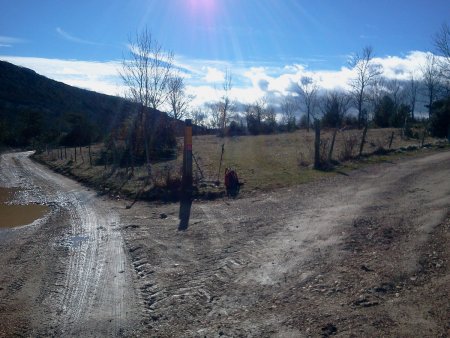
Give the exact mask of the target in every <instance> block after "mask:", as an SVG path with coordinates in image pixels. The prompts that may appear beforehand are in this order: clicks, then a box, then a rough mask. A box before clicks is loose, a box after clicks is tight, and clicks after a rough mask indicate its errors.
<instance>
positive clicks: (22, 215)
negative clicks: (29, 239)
mask: <svg viewBox="0 0 450 338" xmlns="http://www.w3.org/2000/svg"><path fill="white" fill-rule="evenodd" d="M17 191H18V190H17V189H14V188H2V187H0V228H11V227H17V226H21V225H27V224H31V223H33V222H34V221H35V220H37V219H39V218H41V217H43V216H44V215H45V214H46V213H47V212H48V211H49V207H48V206H46V205H39V204H25V205H15V204H6V203H7V202H9V201H11V200H12V199H13V198H14V194H15V193H16V192H17Z"/></svg>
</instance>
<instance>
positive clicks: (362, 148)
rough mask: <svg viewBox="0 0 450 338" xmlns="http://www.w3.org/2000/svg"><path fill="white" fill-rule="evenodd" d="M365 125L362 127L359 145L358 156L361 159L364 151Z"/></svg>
mask: <svg viewBox="0 0 450 338" xmlns="http://www.w3.org/2000/svg"><path fill="white" fill-rule="evenodd" d="M367 126H368V125H367V123H366V126H365V127H364V131H363V134H362V139H361V144H360V146H359V156H360V157H361V155H362V153H363V150H364V143H366V135H367Z"/></svg>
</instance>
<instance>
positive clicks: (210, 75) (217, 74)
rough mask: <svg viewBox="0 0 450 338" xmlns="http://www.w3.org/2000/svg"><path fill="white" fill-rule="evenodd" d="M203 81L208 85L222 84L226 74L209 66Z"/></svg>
mask: <svg viewBox="0 0 450 338" xmlns="http://www.w3.org/2000/svg"><path fill="white" fill-rule="evenodd" d="M203 80H204V81H206V82H208V83H220V82H223V81H224V80H225V73H224V72H223V71H221V70H219V69H217V68H214V67H209V66H207V67H206V75H205V76H204V77H203Z"/></svg>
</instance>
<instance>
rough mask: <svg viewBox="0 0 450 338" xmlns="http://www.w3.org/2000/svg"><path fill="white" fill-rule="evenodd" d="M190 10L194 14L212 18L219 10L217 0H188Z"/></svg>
mask: <svg viewBox="0 0 450 338" xmlns="http://www.w3.org/2000/svg"><path fill="white" fill-rule="evenodd" d="M186 3H187V7H188V10H189V12H190V14H191V15H192V16H195V17H203V18H209V19H210V18H212V17H214V15H215V13H216V11H217V7H218V4H217V0H186Z"/></svg>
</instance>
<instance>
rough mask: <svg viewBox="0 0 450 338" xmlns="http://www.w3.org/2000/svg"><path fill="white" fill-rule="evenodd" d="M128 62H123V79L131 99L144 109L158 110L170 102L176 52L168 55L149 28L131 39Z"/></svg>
mask: <svg viewBox="0 0 450 338" xmlns="http://www.w3.org/2000/svg"><path fill="white" fill-rule="evenodd" d="M129 49H130V54H129V59H124V61H123V63H122V72H121V76H122V79H123V81H124V82H125V84H126V86H127V87H128V89H129V92H130V94H131V98H132V99H134V101H136V102H138V103H140V104H142V105H143V106H145V107H151V108H153V109H159V108H160V107H161V106H162V105H163V104H164V103H165V102H166V100H167V84H168V81H169V78H170V75H171V71H172V66H173V53H171V52H166V51H164V50H163V48H162V46H161V45H160V44H159V43H158V42H157V41H156V40H154V39H153V38H152V36H151V33H150V32H149V30H148V29H147V28H146V29H144V30H143V31H142V32H141V33H137V34H136V37H135V39H134V40H132V39H130V43H129Z"/></svg>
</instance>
